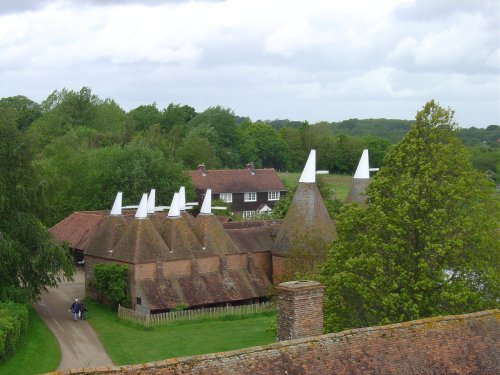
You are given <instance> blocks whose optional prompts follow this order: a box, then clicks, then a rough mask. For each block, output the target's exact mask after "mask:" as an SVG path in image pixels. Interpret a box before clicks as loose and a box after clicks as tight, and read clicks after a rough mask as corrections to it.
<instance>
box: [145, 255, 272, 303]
mask: <svg viewBox="0 0 500 375" xmlns="http://www.w3.org/2000/svg"><path fill="white" fill-rule="evenodd" d="M194 261H195V260H194ZM138 284H139V288H140V289H142V291H143V293H144V294H145V295H146V297H147V299H148V303H149V305H150V308H151V309H152V310H162V309H172V308H175V307H176V306H177V305H180V304H187V305H189V306H191V307H194V306H202V305H210V304H214V303H221V302H234V301H241V300H248V299H251V298H259V297H262V296H265V295H266V292H267V291H268V290H269V288H270V286H271V284H270V282H269V280H268V278H267V277H266V275H265V274H264V273H263V272H262V271H260V270H258V269H257V270H255V274H253V275H250V274H249V273H248V271H247V270H244V269H234V270H233V269H232V270H228V277H227V278H224V277H223V276H222V274H221V273H220V272H211V273H206V274H196V275H192V276H170V277H167V278H162V279H161V280H159V281H157V280H156V279H146V280H140V281H138Z"/></svg>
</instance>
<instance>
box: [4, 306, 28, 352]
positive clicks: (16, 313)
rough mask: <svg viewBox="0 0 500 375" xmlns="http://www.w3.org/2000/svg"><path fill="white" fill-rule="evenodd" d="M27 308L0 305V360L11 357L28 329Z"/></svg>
mask: <svg viewBox="0 0 500 375" xmlns="http://www.w3.org/2000/svg"><path fill="white" fill-rule="evenodd" d="M28 321H29V312H28V306H27V305H24V304H19V303H12V302H5V303H0V359H3V358H5V357H8V356H10V355H12V354H13V353H14V352H15V351H16V348H17V345H18V344H19V342H20V341H21V338H22V337H23V336H24V334H25V333H26V330H27V329H28Z"/></svg>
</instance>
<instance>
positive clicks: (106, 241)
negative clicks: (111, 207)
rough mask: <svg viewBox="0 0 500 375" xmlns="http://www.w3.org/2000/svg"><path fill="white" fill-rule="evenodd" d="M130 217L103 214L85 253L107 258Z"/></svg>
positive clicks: (126, 226)
mask: <svg viewBox="0 0 500 375" xmlns="http://www.w3.org/2000/svg"><path fill="white" fill-rule="evenodd" d="M129 221H130V218H127V217H126V216H121V215H120V216H115V215H113V216H105V217H103V219H102V220H101V222H100V223H99V227H98V228H97V230H96V232H95V234H94V236H93V237H92V239H91V240H90V241H89V243H88V245H87V247H86V249H85V255H90V256H96V257H101V258H108V257H109V256H110V253H109V252H108V251H109V250H112V249H113V248H114V247H115V245H116V244H117V243H118V241H119V240H120V238H122V236H123V234H124V233H125V232H126V230H127V228H128V225H129Z"/></svg>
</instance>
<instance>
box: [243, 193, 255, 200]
mask: <svg viewBox="0 0 500 375" xmlns="http://www.w3.org/2000/svg"><path fill="white" fill-rule="evenodd" d="M243 201H244V202H257V193H256V192H255V191H249V192H246V193H244V195H243Z"/></svg>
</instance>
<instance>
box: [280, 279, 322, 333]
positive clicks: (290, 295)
mask: <svg viewBox="0 0 500 375" xmlns="http://www.w3.org/2000/svg"><path fill="white" fill-rule="evenodd" d="M323 289H324V286H323V285H321V284H320V283H318V282H317V281H305V280H304V281H288V282H286V283H281V284H279V285H278V287H277V288H276V291H277V324H276V325H277V337H276V339H277V341H284V340H293V339H299V338H304V337H309V336H318V335H322V334H323Z"/></svg>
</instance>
